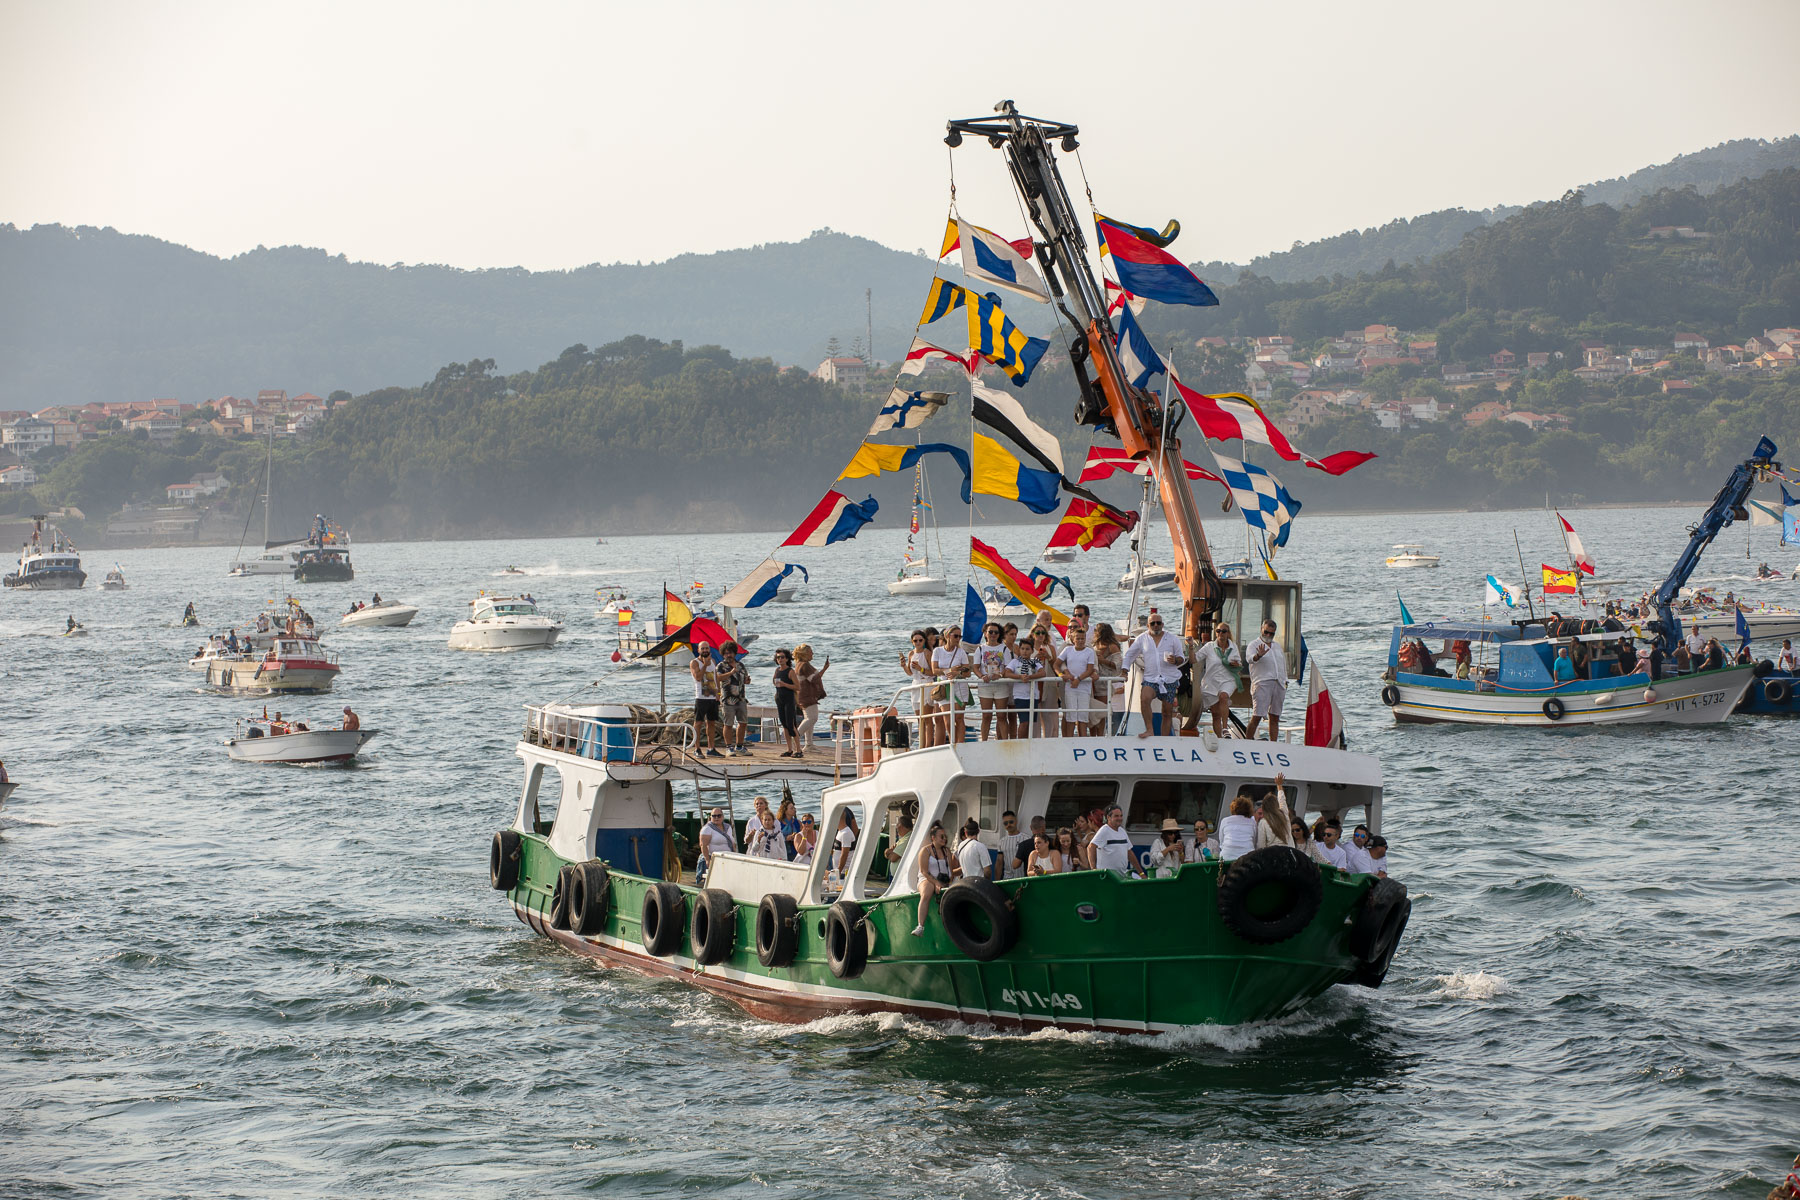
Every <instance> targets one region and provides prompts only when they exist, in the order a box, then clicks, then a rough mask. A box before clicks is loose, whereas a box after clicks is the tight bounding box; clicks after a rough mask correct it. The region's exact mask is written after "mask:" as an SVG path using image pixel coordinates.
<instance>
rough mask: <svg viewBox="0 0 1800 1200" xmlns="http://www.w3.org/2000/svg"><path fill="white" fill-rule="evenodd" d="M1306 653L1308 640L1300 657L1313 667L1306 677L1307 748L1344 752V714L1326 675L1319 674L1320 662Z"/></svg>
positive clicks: (1301, 646) (1304, 640)
mask: <svg viewBox="0 0 1800 1200" xmlns="http://www.w3.org/2000/svg"><path fill="white" fill-rule="evenodd" d="M1306 650H1307V647H1306V639H1305V638H1301V639H1300V657H1301V658H1303V659H1306V660H1307V661H1308V665H1309V667H1310V670H1309V671H1308V672H1307V676H1306V744H1307V745H1308V746H1327V747H1330V748H1332V749H1334V750H1342V749H1343V748H1344V714H1343V711H1342V710H1341V709H1339V708H1338V706H1337V701H1336V700H1333V699H1332V698H1331V689H1330V688H1329V687H1327V686H1326V685H1325V672H1323V671H1321V670H1319V660H1318V659H1316V658H1312V657H1311V656H1310V655H1309V654H1307V652H1306Z"/></svg>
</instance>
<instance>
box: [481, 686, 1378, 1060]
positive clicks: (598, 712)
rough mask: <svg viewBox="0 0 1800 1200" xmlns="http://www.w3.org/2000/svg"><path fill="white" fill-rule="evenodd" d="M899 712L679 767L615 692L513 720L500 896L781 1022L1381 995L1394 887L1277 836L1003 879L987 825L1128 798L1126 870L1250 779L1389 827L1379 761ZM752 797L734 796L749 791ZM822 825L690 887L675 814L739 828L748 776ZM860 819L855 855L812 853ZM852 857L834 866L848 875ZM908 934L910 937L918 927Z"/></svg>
mask: <svg viewBox="0 0 1800 1200" xmlns="http://www.w3.org/2000/svg"><path fill="white" fill-rule="evenodd" d="M891 712H892V710H891V709H884V708H879V707H877V708H872V709H864V710H860V711H859V712H858V713H856V714H853V715H850V716H845V717H840V718H837V719H836V720H835V721H834V727H835V733H836V736H835V737H834V738H833V739H832V741H831V742H830V743H829V744H828V747H827V749H826V750H824V751H819V750H814V751H813V752H811V753H809V754H808V755H807V756H806V757H803V758H800V759H792V758H781V757H778V756H777V755H776V754H775V753H774V751H773V749H770V750H767V751H761V750H754V749H753V750H752V751H751V752H750V753H749V754H748V755H746V756H745V757H742V758H733V759H715V758H705V757H700V756H697V755H694V754H692V753H691V752H690V748H689V746H688V745H687V744H686V742H687V738H686V735H685V734H684V733H683V730H682V727H671V726H667V725H664V724H661V723H659V721H658V719H657V718H656V716H655V715H654V714H648V713H645V712H644V711H643V710H635V711H634V710H630V709H626V708H623V707H611V706H589V707H587V708H572V707H566V706H563V707H551V708H533V709H530V710H528V720H527V726H526V730H525V736H524V737H523V738H522V739H521V741H520V742H519V744H518V747H517V753H518V755H519V757H520V758H521V759H522V760H523V762H524V766H525V778H524V784H523V787H522V789H521V792H520V795H519V798H518V803H517V807H516V809H515V813H514V820H513V822H512V824H511V825H510V826H509V827H508V828H506V829H504V830H502V831H500V832H498V833H496V834H495V835H494V837H493V840H492V845H491V847H490V861H489V866H490V874H491V881H492V883H493V885H494V886H495V888H497V889H499V890H502V891H504V892H506V893H507V896H508V898H509V900H510V902H511V904H512V907H513V910H514V912H515V913H516V914H517V915H518V917H519V918H520V919H521V920H522V921H524V922H525V923H526V924H527V925H529V926H530V927H531V928H532V929H533V930H535V931H537V932H538V933H540V934H542V935H543V936H545V937H548V938H550V939H552V940H554V941H556V942H557V943H558V944H560V945H563V946H565V947H567V948H568V949H570V950H573V951H576V952H578V953H580V954H584V955H587V956H589V957H592V958H594V959H597V960H599V961H601V962H604V963H607V964H611V965H619V966H626V967H630V968H632V969H635V970H638V971H640V972H643V973H646V974H651V975H660V976H668V977H672V978H678V979H681V980H683V981H685V982H687V983H690V984H693V985H695V986H699V987H703V988H706V989H707V990H709V991H712V992H714V993H716V994H718V995H721V996H723V997H726V998H728V999H730V1000H732V1001H734V1002H736V1003H737V1004H739V1005H740V1006H742V1007H743V1008H744V1009H746V1010H747V1011H749V1012H751V1013H752V1014H754V1015H756V1016H759V1017H762V1018H765V1019H770V1020H780V1021H807V1020H811V1019H814V1018H816V1017H820V1016H824V1015H830V1014H836V1013H856V1012H899V1013H908V1014H913V1015H917V1016H921V1017H928V1018H937V1019H946V1020H964V1021H972V1022H983V1023H992V1024H996V1025H1001V1026H1019V1027H1026V1028H1038V1027H1045V1026H1056V1027H1067V1028H1074V1029H1099V1030H1107V1031H1116V1032H1134V1033H1142V1032H1164V1031H1169V1030H1175V1029H1180V1028H1183V1027H1186V1026H1193V1025H1207V1024H1235V1023H1239V1022H1244V1021H1253V1020H1261V1019H1267V1018H1271V1017H1275V1016H1279V1015H1281V1014H1283V1013H1286V1012H1289V1011H1292V1010H1293V1009H1295V1008H1296V1007H1298V1006H1300V1005H1302V1004H1304V1003H1305V1002H1306V1001H1307V1000H1308V999H1310V998H1311V997H1313V996H1316V995H1318V994H1319V993H1320V992H1322V991H1324V990H1325V989H1326V988H1329V987H1331V986H1333V985H1334V984H1339V983H1359V984H1363V985H1365V986H1380V984H1381V981H1382V979H1383V978H1384V977H1385V975H1386V973H1387V969H1388V965H1389V963H1390V961H1391V960H1392V957H1393V954H1394V952H1395V948H1396V946H1397V944H1398V942H1399V939H1400V935H1401V933H1402V931H1403V930H1404V928H1405V924H1406V920H1407V916H1408V914H1409V912H1410V909H1411V902H1410V901H1409V900H1408V899H1407V896H1406V889H1405V887H1404V886H1403V885H1401V884H1400V883H1398V882H1397V881H1394V880H1391V879H1386V878H1381V877H1377V876H1372V875H1366V874H1350V873H1348V872H1345V871H1341V870H1338V869H1337V868H1334V867H1331V866H1329V865H1322V864H1320V863H1318V862H1316V861H1314V860H1313V859H1311V858H1309V857H1307V856H1306V855H1304V854H1301V853H1300V852H1298V851H1295V850H1293V849H1291V848H1289V847H1285V846H1270V847H1267V848H1265V849H1262V850H1257V851H1254V852H1252V853H1248V854H1245V855H1243V856H1242V857H1239V858H1236V859H1235V860H1232V861H1226V862H1221V861H1218V860H1216V859H1207V860H1202V861H1194V862H1188V863H1185V864H1184V865H1182V866H1180V867H1178V868H1176V869H1175V870H1174V871H1173V873H1172V874H1169V875H1167V876H1166V877H1161V878H1154V877H1152V878H1139V877H1137V876H1136V874H1135V872H1126V871H1115V870H1077V871H1071V872H1065V873H1058V874H1048V875H1034V876H1029V877H1025V878H1008V879H999V878H998V876H999V875H1001V874H1003V873H1004V863H1005V861H1006V858H1009V857H1010V855H1008V856H1004V857H1002V856H999V855H997V854H996V853H995V852H996V851H997V850H998V849H999V848H1001V847H1002V845H1005V847H1006V849H1008V850H1010V849H1011V845H1010V842H1009V841H1003V838H1004V834H1003V832H1002V824H1003V823H1002V819H1001V818H1002V816H1003V814H1007V813H1016V814H1017V818H1018V824H1019V827H1020V828H1021V829H1024V828H1027V827H1029V825H1030V823H1031V821H1032V818H1034V817H1043V818H1045V821H1046V823H1047V825H1048V826H1049V828H1050V829H1051V830H1055V829H1056V828H1057V827H1058V826H1060V825H1067V824H1071V823H1073V820H1074V818H1075V817H1076V816H1077V815H1078V814H1085V813H1088V812H1090V811H1092V810H1094V809H1096V808H1098V809H1101V810H1105V809H1107V808H1108V807H1110V806H1112V805H1114V804H1116V805H1118V806H1120V808H1121V809H1122V810H1123V813H1124V820H1123V826H1122V827H1123V829H1124V830H1125V832H1126V833H1127V834H1128V835H1129V837H1130V838H1131V841H1132V847H1133V853H1134V854H1136V855H1137V856H1138V857H1139V859H1140V860H1142V859H1143V858H1144V857H1145V855H1146V853H1147V851H1148V849H1149V847H1150V846H1151V844H1152V843H1153V842H1155V841H1156V840H1157V838H1158V835H1159V832H1160V830H1162V829H1163V828H1164V826H1165V822H1167V821H1171V820H1173V821H1176V822H1179V823H1180V824H1181V825H1182V827H1183V828H1191V827H1192V825H1193V822H1194V821H1195V820H1196V819H1199V818H1205V819H1206V820H1208V821H1209V822H1211V823H1212V824H1214V825H1215V826H1216V824H1217V821H1218V819H1219V817H1220V816H1221V815H1223V813H1224V812H1225V811H1226V810H1227V806H1228V805H1229V803H1230V800H1231V799H1232V798H1233V797H1235V796H1236V795H1238V794H1239V793H1240V792H1248V793H1250V794H1252V795H1255V796H1262V795H1265V794H1268V793H1271V792H1272V791H1273V789H1274V787H1275V786H1276V782H1277V777H1278V776H1279V777H1282V779H1281V783H1282V786H1283V790H1284V797H1285V800H1286V803H1287V805H1288V807H1289V808H1290V810H1291V811H1292V812H1293V813H1294V814H1295V815H1296V816H1303V817H1305V818H1306V819H1307V820H1308V821H1309V822H1310V821H1311V820H1313V819H1315V818H1317V817H1321V816H1324V817H1337V818H1338V819H1340V820H1341V821H1342V822H1343V823H1344V825H1345V827H1346V828H1348V827H1349V826H1350V825H1352V824H1357V823H1361V824H1366V825H1368V826H1369V827H1370V828H1371V830H1372V831H1375V832H1378V831H1379V829H1380V822H1381V775H1380V769H1379V766H1378V765H1377V763H1376V762H1375V760H1374V759H1373V758H1371V757H1370V756H1367V755H1361V754H1352V753H1349V752H1346V751H1342V750H1335V749H1326V748H1321V747H1308V746H1301V745H1293V744H1289V743H1269V742H1251V741H1245V740H1232V739H1227V740H1225V741H1215V740H1214V739H1212V738H1211V737H1210V736H1206V737H1204V738H1175V737H1153V738H1138V737H1135V736H1121V737H1078V738H1041V739H1021V740H1013V741H986V742H964V743H961V744H952V745H940V746H933V747H930V748H921V749H907V750H893V749H883V748H880V747H879V745H878V743H879V740H880V739H879V729H880V722H881V720H882V719H883V716H884V715H887V714H891ZM746 789H748V791H747V790H746ZM761 789H768V790H771V791H773V790H775V789H779V790H780V792H781V793H782V794H784V795H792V796H793V797H794V798H795V799H796V800H797V802H798V806H799V808H800V810H801V811H803V812H808V813H812V814H815V815H816V817H817V818H818V821H819V824H818V828H819V830H820V847H821V851H820V853H819V854H818V855H817V856H816V860H815V861H813V862H811V863H804V864H803V863H798V862H789V861H787V860H785V859H781V858H762V857H753V856H750V855H747V854H740V853H735V852H719V853H715V854H714V855H713V856H712V861H711V864H710V867H709V869H708V870H707V872H706V878H705V879H704V880H703V881H699V882H697V881H696V880H695V878H694V875H693V873H692V870H691V868H692V867H693V866H694V865H695V864H694V859H693V855H692V849H691V847H687V848H684V846H683V843H685V842H686V841H687V839H686V838H685V837H683V836H682V835H681V833H680V832H678V824H679V823H680V822H681V819H680V818H678V815H677V812H678V809H681V808H684V807H685V808H690V809H691V808H713V807H717V808H723V809H726V810H727V811H729V812H731V813H732V814H733V816H734V817H735V816H736V815H738V814H741V813H742V812H744V811H745V810H746V809H747V808H748V804H746V802H745V801H746V797H747V795H748V794H749V793H753V792H755V791H757V790H761ZM903 819H905V820H910V823H911V825H912V827H913V828H916V829H917V830H921V831H927V830H930V829H931V827H932V826H933V825H934V824H937V823H941V824H942V825H943V826H944V827H945V828H946V829H956V828H958V827H960V826H962V825H963V823H964V822H966V821H968V820H970V819H974V820H975V821H977V822H978V823H979V825H980V827H981V834H980V838H981V841H982V843H983V845H984V847H985V848H986V850H987V854H988V856H989V857H990V858H992V859H993V861H994V862H996V863H997V864H1001V865H1002V869H999V870H996V871H995V875H996V880H995V881H989V880H958V881H956V882H954V883H952V884H950V885H949V886H947V887H935V888H934V887H932V886H931V883H930V881H927V882H926V887H927V890H929V891H933V892H934V893H935V894H934V895H931V896H930V897H929V898H928V900H927V902H926V904H925V905H924V906H923V918H922V921H921V915H920V914H921V904H920V888H921V872H922V869H923V868H924V866H925V863H924V861H923V856H922V855H921V853H920V851H921V850H922V849H923V847H924V841H923V838H922V835H914V834H911V833H910V832H909V833H906V834H904V835H903V834H902V832H901V831H902V822H903ZM845 828H850V829H852V830H853V833H852V834H851V836H850V837H849V838H846V839H845V840H846V841H850V842H851V843H852V844H851V845H849V846H848V847H846V848H844V849H843V851H842V852H841V854H840V853H839V852H837V851H835V850H834V851H833V852H832V853H829V854H828V853H826V852H825V850H826V848H827V847H833V846H835V845H836V844H837V838H836V834H837V832H838V831H840V830H841V829H845ZM840 863H841V865H842V866H843V868H844V869H843V870H842V872H841V874H840V873H839V871H838V870H837V869H836V868H837V867H838V866H839V865H840ZM915 927H918V932H915Z"/></svg>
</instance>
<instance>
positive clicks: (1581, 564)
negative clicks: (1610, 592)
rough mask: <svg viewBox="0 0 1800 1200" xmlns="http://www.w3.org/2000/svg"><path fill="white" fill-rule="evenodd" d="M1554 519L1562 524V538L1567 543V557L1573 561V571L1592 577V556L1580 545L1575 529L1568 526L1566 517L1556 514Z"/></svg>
mask: <svg viewBox="0 0 1800 1200" xmlns="http://www.w3.org/2000/svg"><path fill="white" fill-rule="evenodd" d="M1556 519H1557V520H1558V521H1561V522H1562V527H1563V538H1564V540H1566V541H1567V542H1568V543H1569V557H1570V558H1572V559H1574V560H1575V569H1576V570H1578V571H1580V572H1581V573H1582V574H1583V575H1592V574H1593V573H1594V556H1593V555H1591V554H1589V553H1588V552H1587V547H1586V546H1583V545H1582V544H1581V538H1580V537H1578V536H1577V535H1576V533H1575V527H1574V526H1573V525H1571V524H1569V519H1568V518H1567V517H1565V516H1563V515H1562V514H1561V513H1557V514H1556Z"/></svg>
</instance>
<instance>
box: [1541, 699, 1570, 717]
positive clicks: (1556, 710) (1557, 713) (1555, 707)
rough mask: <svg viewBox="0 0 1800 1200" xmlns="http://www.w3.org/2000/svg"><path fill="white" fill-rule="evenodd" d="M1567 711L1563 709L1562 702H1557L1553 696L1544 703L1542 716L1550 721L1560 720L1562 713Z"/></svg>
mask: <svg viewBox="0 0 1800 1200" xmlns="http://www.w3.org/2000/svg"><path fill="white" fill-rule="evenodd" d="M1567 711H1568V709H1566V708H1564V707H1563V702H1562V701H1561V700H1558V699H1557V698H1556V697H1555V696H1552V697H1550V698H1549V699H1548V700H1546V701H1544V715H1545V716H1546V717H1549V718H1550V719H1551V720H1552V721H1560V720H1562V719H1563V713H1565V712H1567Z"/></svg>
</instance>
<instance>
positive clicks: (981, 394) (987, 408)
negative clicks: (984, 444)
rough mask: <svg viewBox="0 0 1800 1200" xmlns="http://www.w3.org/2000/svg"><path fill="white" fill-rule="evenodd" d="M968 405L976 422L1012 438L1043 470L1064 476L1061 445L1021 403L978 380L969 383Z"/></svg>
mask: <svg viewBox="0 0 1800 1200" xmlns="http://www.w3.org/2000/svg"><path fill="white" fill-rule="evenodd" d="M969 403H970V405H971V407H972V409H973V411H974V414H975V419H976V420H977V421H980V422H981V423H982V424H983V425H986V426H987V427H988V428H990V429H994V430H997V431H999V432H1000V433H1004V434H1005V435H1006V436H1007V437H1009V438H1011V439H1012V440H1013V441H1014V442H1016V443H1017V444H1018V446H1019V448H1020V449H1021V450H1024V451H1027V452H1028V453H1030V454H1031V457H1033V458H1035V459H1036V460H1037V461H1038V463H1039V464H1040V465H1041V466H1042V467H1043V468H1044V470H1046V471H1055V472H1056V473H1057V474H1058V475H1061V474H1062V473H1063V452H1062V443H1061V442H1059V441H1057V440H1056V435H1055V434H1054V433H1051V432H1050V431H1049V430H1048V429H1045V428H1044V427H1043V426H1042V425H1039V424H1038V423H1037V422H1036V421H1033V420H1032V419H1031V417H1030V416H1029V415H1028V414H1027V413H1026V412H1025V406H1024V405H1023V404H1020V403H1019V402H1018V401H1017V400H1014V399H1013V398H1012V397H1011V396H1009V395H1007V394H1006V393H1005V392H1002V391H999V390H998V389H995V388H991V387H988V386H987V385H985V384H983V383H981V382H979V381H977V380H970V381H969Z"/></svg>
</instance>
